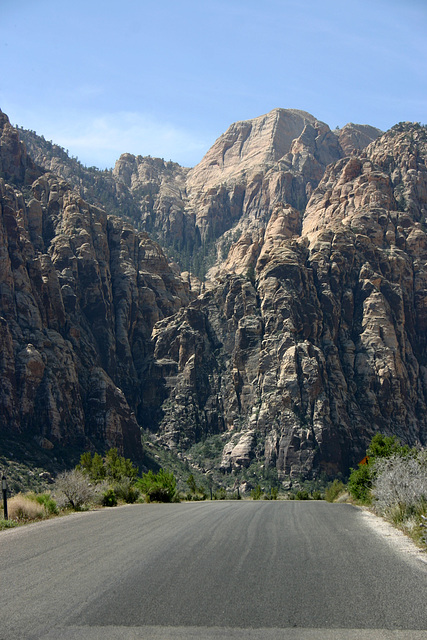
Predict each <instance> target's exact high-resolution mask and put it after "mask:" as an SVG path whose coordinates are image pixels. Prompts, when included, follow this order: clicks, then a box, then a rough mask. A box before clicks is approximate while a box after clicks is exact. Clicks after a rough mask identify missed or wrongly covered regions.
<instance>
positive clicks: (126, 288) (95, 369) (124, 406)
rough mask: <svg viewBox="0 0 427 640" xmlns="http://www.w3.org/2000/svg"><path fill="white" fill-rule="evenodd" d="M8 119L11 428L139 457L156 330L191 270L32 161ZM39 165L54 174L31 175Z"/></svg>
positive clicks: (184, 292) (0, 202) (1, 242)
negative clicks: (179, 270) (174, 264)
mask: <svg viewBox="0 0 427 640" xmlns="http://www.w3.org/2000/svg"><path fill="white" fill-rule="evenodd" d="M2 116H3V114H2ZM2 122H3V135H2V137H1V140H2V147H1V152H2V154H1V157H2V173H3V176H4V177H3V178H2V179H0V282H1V318H0V333H1V342H0V344H1V360H0V376H1V379H2V391H1V397H0V418H1V428H2V431H9V432H10V433H13V432H15V433H16V432H20V433H23V434H28V436H29V437H35V438H37V439H38V440H40V441H41V442H42V443H43V444H44V446H48V447H51V446H55V445H57V444H60V445H64V446H65V445H66V446H71V445H76V446H79V447H81V448H83V447H96V446H98V447H99V448H105V447H106V446H107V447H108V446H116V447H117V448H118V449H119V451H121V452H122V453H125V454H127V455H130V456H131V457H132V458H138V457H140V456H141V437H140V428H139V425H138V415H139V413H140V412H141V411H142V407H141V392H140V387H141V381H142V380H143V379H144V375H145V367H146V358H147V352H148V351H149V350H150V345H149V343H150V336H151V331H152V328H153V326H154V324H155V323H156V322H157V321H159V320H160V319H162V318H163V317H165V316H170V315H171V314H173V313H175V312H176V311H177V310H178V309H179V308H180V307H182V306H183V305H187V304H188V302H189V300H190V291H189V285H188V282H187V283H186V282H184V281H183V280H182V279H181V278H180V277H179V275H177V274H176V273H175V272H174V271H173V270H172V269H171V267H170V266H169V264H168V262H167V260H166V258H165V256H164V254H163V252H162V250H161V249H160V247H159V245H157V244H156V243H155V242H153V241H152V240H151V239H150V238H149V237H148V235H147V234H146V233H138V232H137V231H136V230H135V229H134V228H133V227H132V226H131V225H130V224H129V223H126V222H125V221H123V220H122V219H120V218H116V217H114V216H107V215H106V213H105V212H104V211H103V210H101V209H99V208H97V207H95V206H93V205H90V204H88V203H87V202H86V201H84V200H83V199H82V198H81V197H80V195H79V194H78V193H76V192H75V191H73V190H71V189H70V186H69V185H68V183H67V182H65V181H64V180H62V179H60V178H58V177H57V176H54V175H52V174H42V171H41V170H38V171H37V169H36V167H35V166H33V165H31V166H30V167H28V166H25V162H24V161H25V153H23V151H22V145H21V144H20V143H19V139H18V136H17V133H16V132H15V131H14V130H13V129H12V128H11V127H10V124H9V123H8V121H7V119H6V117H5V116H3V119H2ZM4 140H6V143H4ZM30 171H31V172H32V173H33V174H34V172H36V173H37V172H38V173H39V174H42V175H40V177H38V178H37V179H36V180H35V181H34V182H32V184H31V187H30V186H29V184H28V180H29V173H30ZM30 177H33V175H31V176H30ZM5 180H10V181H11V182H12V181H13V184H8V183H7V182H6V181H5ZM21 188H22V189H24V190H25V192H26V194H27V197H26V198H24V196H23V194H22V192H21V191H20V189H21ZM28 193H29V195H28Z"/></svg>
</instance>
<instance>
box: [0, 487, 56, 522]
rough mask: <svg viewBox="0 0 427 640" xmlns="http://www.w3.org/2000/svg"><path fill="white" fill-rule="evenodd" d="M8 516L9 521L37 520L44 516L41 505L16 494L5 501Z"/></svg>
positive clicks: (44, 511) (44, 512)
mask: <svg viewBox="0 0 427 640" xmlns="http://www.w3.org/2000/svg"><path fill="white" fill-rule="evenodd" d="M7 509H8V516H9V518H10V519H11V520H24V521H28V520H39V519H41V518H44V517H45V516H46V510H45V508H44V506H43V505H42V504H39V503H38V502H36V501H35V500H31V498H29V497H27V496H24V495H22V494H21V493H18V494H17V495H16V496H13V497H12V498H10V499H9V500H8V501H7Z"/></svg>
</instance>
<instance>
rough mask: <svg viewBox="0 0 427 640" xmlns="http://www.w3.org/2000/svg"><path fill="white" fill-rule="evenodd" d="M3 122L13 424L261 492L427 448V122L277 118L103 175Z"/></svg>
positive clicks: (0, 409)
mask: <svg viewBox="0 0 427 640" xmlns="http://www.w3.org/2000/svg"><path fill="white" fill-rule="evenodd" d="M0 126H1V131H2V133H1V140H0V145H1V146H0V163H1V164H0V170H1V176H2V178H3V180H1V181H0V185H1V186H0V188H1V207H2V209H1V212H2V226H1V231H0V233H1V237H0V250H1V252H2V256H3V257H2V260H1V262H0V264H1V265H2V266H1V270H0V280H1V283H2V306H1V315H2V320H1V323H2V324H1V331H2V337H1V345H2V351H1V353H2V358H1V360H0V375H1V376H2V380H4V381H5V385H4V387H3V391H2V396H1V398H0V417H1V420H2V422H3V427H2V429H3V430H4V429H8V430H9V431H10V430H15V431H20V432H22V433H23V434H27V437H29V438H34V437H36V438H38V439H39V441H41V442H43V443H44V444H45V446H48V447H53V450H55V448H57V447H61V446H70V445H71V444H72V445H73V446H77V447H80V448H84V447H92V448H96V447H102V446H104V447H105V446H113V445H114V446H118V447H119V449H120V450H122V451H124V452H126V454H127V455H130V456H131V457H134V458H135V457H136V458H138V456H140V455H141V451H140V448H139V447H140V445H139V444H138V442H139V440H138V438H139V428H140V427H142V428H143V429H144V430H145V431H146V432H147V433H148V432H149V433H151V434H152V435H151V438H152V439H154V440H156V441H157V442H158V443H159V444H161V445H162V446H163V447H165V448H167V449H169V450H171V451H172V452H175V453H176V454H177V455H179V456H181V457H183V458H184V459H185V460H187V461H188V462H189V463H190V464H197V465H198V466H199V468H202V469H203V470H204V471H207V470H210V472H211V473H213V474H214V475H215V474H216V477H217V478H220V477H223V478H224V479H227V478H229V479H233V478H237V481H238V482H241V481H243V480H246V481H247V482H248V483H249V485H250V483H252V484H253V483H254V482H256V481H258V480H260V479H262V478H264V479H265V478H270V480H272V479H273V480H274V481H279V482H282V483H285V486H286V483H288V482H289V481H294V480H295V479H296V478H299V477H305V478H310V477H311V478H319V477H334V476H337V475H338V474H344V475H345V474H346V473H348V469H349V467H350V466H352V465H353V466H354V465H355V464H356V463H357V462H358V461H359V460H360V459H361V458H362V457H363V456H364V453H365V448H366V445H367V443H368V442H369V440H370V438H371V437H372V435H374V434H375V433H376V432H378V431H381V432H384V433H387V434H395V435H397V436H398V437H399V438H400V439H401V440H402V441H404V442H408V443H409V444H417V443H418V444H421V445H425V444H426V440H427V420H426V385H427V375H426V374H427V370H426V355H427V353H426V339H425V336H426V320H427V314H426V311H425V309H426V308H427V306H426V302H425V301H426V292H427V282H426V271H425V264H426V263H427V259H426V258H427V254H426V251H427V236H426V227H425V219H426V213H427V170H426V165H425V158H426V150H427V130H426V128H425V127H423V126H421V125H418V124H410V123H400V124H398V125H396V126H395V127H393V128H392V129H391V130H390V131H388V132H386V133H384V134H383V133H382V132H380V131H379V130H378V129H375V128H373V127H370V126H368V125H355V124H348V125H346V126H345V127H343V129H340V130H338V129H336V130H334V131H331V130H330V129H329V127H328V126H327V125H326V124H324V123H322V122H319V121H318V120H317V119H316V118H315V117H313V116H311V115H310V114H308V113H306V112H303V111H298V110H285V109H275V110H273V111H272V112H270V113H269V114H266V115H264V116H261V117H258V118H254V119H253V120H249V121H245V122H237V123H235V124H233V125H232V126H231V127H230V128H229V129H228V130H227V131H226V132H225V133H224V134H223V135H222V136H220V137H219V138H218V140H217V141H216V142H215V143H214V145H213V146H212V148H211V149H210V150H209V151H208V152H207V154H206V155H205V157H204V158H203V159H202V161H201V162H200V163H199V164H198V165H197V166H196V167H194V168H193V169H187V168H183V167H180V166H179V165H177V164H175V163H172V162H165V161H164V160H162V159H156V158H144V157H142V156H133V155H131V154H123V155H122V156H121V157H120V158H119V160H118V161H117V163H116V166H115V167H114V169H113V170H112V171H107V172H105V171H104V172H100V171H97V170H96V169H93V168H91V169H86V168H84V167H82V166H81V165H80V164H79V163H77V161H76V160H75V159H70V158H68V156H67V154H66V153H65V152H64V151H63V150H61V149H59V151H55V148H54V147H55V145H53V144H51V143H46V141H43V140H42V139H40V138H39V137H38V136H36V135H35V134H34V133H31V132H24V131H19V132H17V131H16V130H15V129H13V128H12V127H11V126H10V124H9V122H8V120H7V118H6V116H4V114H2V120H1V125H0ZM20 137H21V138H22V139H24V140H25V142H26V144H27V147H25V146H24V145H23V143H22V142H20V140H19V139H20ZM52 171H54V172H55V173H52ZM101 205H102V206H103V208H102V207H101ZM118 213H119V214H120V215H117V214H118ZM135 227H136V228H137V229H138V230H136V228H135ZM153 238H156V240H157V242H156V241H155V240H154V239H153ZM158 243H160V244H158ZM160 245H162V246H164V247H165V249H166V252H167V253H165V252H164V251H163V250H162V249H161V246H160ZM167 255H168V256H169V257H167ZM172 257H173V258H174V259H175V260H177V261H178V263H179V264H180V266H181V268H186V269H188V268H190V270H191V269H192V267H194V266H197V265H198V266H200V265H201V264H202V265H203V270H204V271H207V269H208V267H209V271H208V272H207V277H206V279H205V280H204V282H203V283H200V282H199V281H198V280H197V279H196V278H195V277H194V275H191V274H190V273H188V272H182V273H181V272H180V270H179V268H178V266H177V264H175V263H174V262H172V261H171V258H172ZM193 270H194V269H193ZM199 275H200V272H199ZM221 474H223V475H222V476H221Z"/></svg>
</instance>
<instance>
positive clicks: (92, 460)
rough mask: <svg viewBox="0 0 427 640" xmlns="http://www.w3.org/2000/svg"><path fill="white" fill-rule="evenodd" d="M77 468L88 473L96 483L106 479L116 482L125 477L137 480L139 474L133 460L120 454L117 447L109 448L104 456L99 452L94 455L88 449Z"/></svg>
mask: <svg viewBox="0 0 427 640" xmlns="http://www.w3.org/2000/svg"><path fill="white" fill-rule="evenodd" d="M76 468H77V470H79V471H83V472H84V473H86V474H87V475H88V476H89V478H90V480H91V482H93V483H95V484H98V483H100V482H102V481H103V480H105V479H107V480H111V481H115V482H120V481H121V480H123V479H124V478H129V479H130V480H135V479H136V477H137V475H138V469H137V468H136V467H135V466H134V465H133V463H132V462H131V460H129V459H128V458H124V457H123V456H119V454H118V451H117V449H116V448H115V447H113V448H111V449H109V450H108V451H107V453H106V454H105V457H104V458H103V457H102V456H101V455H100V454H99V453H95V454H94V455H93V457H92V454H91V453H90V451H86V452H85V453H83V454H82V455H81V456H80V464H78V465H77V467H76Z"/></svg>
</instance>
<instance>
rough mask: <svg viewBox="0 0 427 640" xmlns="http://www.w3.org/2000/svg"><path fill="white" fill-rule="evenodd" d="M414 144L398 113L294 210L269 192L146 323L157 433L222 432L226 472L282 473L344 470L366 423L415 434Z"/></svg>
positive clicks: (419, 139)
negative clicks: (190, 293) (165, 313)
mask: <svg viewBox="0 0 427 640" xmlns="http://www.w3.org/2000/svg"><path fill="white" fill-rule="evenodd" d="M239 145H240V143H239ZM426 151H427V132H426V128H425V127H421V126H419V125H409V124H404V125H399V126H396V127H395V128H393V129H392V130H391V131H389V132H388V133H386V134H384V135H383V136H382V137H380V138H378V139H377V140H376V141H374V142H373V143H372V144H370V145H369V146H368V147H367V148H366V149H365V150H362V151H358V150H357V149H353V151H352V155H351V156H349V157H344V158H341V159H338V160H337V161H336V162H334V163H331V164H329V165H328V166H327V168H326V170H325V171H324V175H323V177H322V178H321V179H320V181H319V184H318V186H317V187H316V188H315V189H314V190H313V193H312V195H311V197H310V199H309V201H308V204H307V207H306V208H305V210H303V211H298V210H297V209H295V208H294V207H293V206H292V205H291V204H289V203H288V202H286V197H284V198H283V201H282V202H281V203H280V202H278V201H275V202H274V204H273V208H272V209H268V208H267V209H266V210H264V212H263V214H262V215H263V219H264V220H265V221H266V224H265V227H264V228H263V227H262V226H261V224H259V225H258V226H250V225H248V229H249V232H248V233H246V234H245V235H244V236H242V237H241V238H240V239H239V240H238V241H237V242H236V243H235V244H234V245H232V247H231V249H230V251H229V254H228V258H227V260H226V261H225V262H224V263H222V264H221V265H218V266H217V269H216V270H215V272H214V273H213V274H212V277H213V278H214V279H213V286H211V287H208V290H207V291H206V292H205V293H204V294H202V295H201V296H200V297H199V298H198V299H197V300H196V301H194V302H192V303H191V304H190V306H189V307H188V308H187V309H186V310H185V311H181V312H179V313H178V314H177V315H176V316H173V317H171V318H168V319H165V320H164V321H163V322H162V323H160V324H158V325H156V327H155V328H154V332H153V340H154V345H155V346H154V361H153V370H154V371H155V372H156V374H157V375H158V376H159V379H160V380H162V381H164V384H165V389H166V400H164V401H163V405H162V407H163V411H162V414H161V418H160V419H159V422H158V424H159V430H158V433H159V437H160V438H162V440H163V441H164V442H165V443H167V444H168V445H169V446H175V447H178V448H179V447H188V446H190V445H191V443H192V442H194V441H195V440H196V439H197V438H200V437H206V435H208V434H210V433H213V432H219V433H225V434H226V435H224V436H223V442H224V443H225V446H224V449H223V456H222V468H223V469H224V470H225V471H226V470H234V471H235V472H238V471H239V470H241V469H242V468H244V467H248V466H250V465H255V464H256V463H260V464H261V465H263V466H264V469H268V468H271V467H272V468H274V469H276V470H277V472H278V474H279V477H280V478H282V479H283V480H285V479H287V478H289V477H290V478H292V477H298V476H299V475H300V474H303V475H305V476H307V475H310V474H314V475H319V474H321V473H322V472H324V473H325V474H327V475H329V476H333V475H336V474H338V473H340V472H341V473H346V471H347V470H348V467H349V466H350V465H354V464H355V463H357V461H358V460H360V459H361V458H362V457H363V454H364V451H365V447H366V444H367V442H369V440H370V438H371V437H372V435H373V434H374V433H375V432H377V431H382V432H386V433H392V434H396V435H397V436H398V437H399V438H401V439H402V440H403V441H405V442H410V443H411V444H415V443H423V444H425V442H426V437H427V422H426V381H427V378H426V368H425V365H426V345H425V301H426V280H425V277H426V274H425V264H426V257H427V256H426V254H425V251H426V247H427V245H426V241H427V237H426V233H425V216H426V213H427V200H426V194H427V191H426V189H427V171H426V165H425V158H426ZM267 173H268V171H267ZM250 218H251V216H250V214H249V215H248V219H249V220H250ZM254 229H256V233H255V232H254ZM172 398H173V402H172V401H171V400H172Z"/></svg>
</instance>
